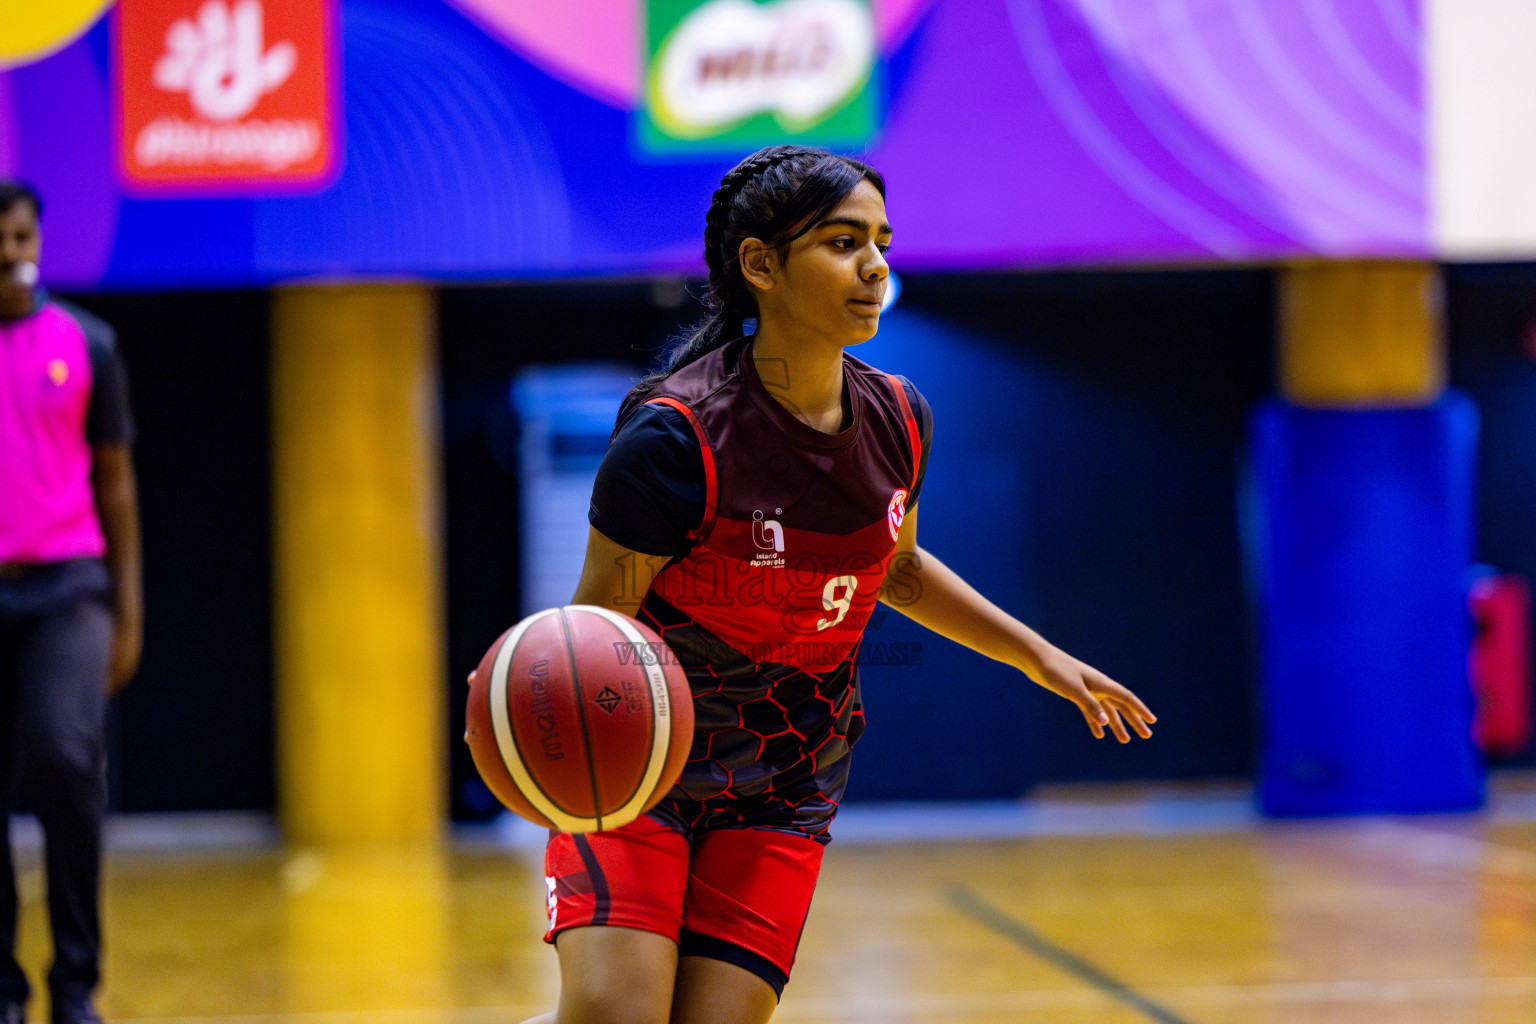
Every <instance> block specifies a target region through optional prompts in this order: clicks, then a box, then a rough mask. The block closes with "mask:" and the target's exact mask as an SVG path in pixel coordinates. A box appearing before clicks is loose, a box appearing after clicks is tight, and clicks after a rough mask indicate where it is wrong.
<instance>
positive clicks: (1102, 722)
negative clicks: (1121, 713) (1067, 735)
mask: <svg viewBox="0 0 1536 1024" xmlns="http://www.w3.org/2000/svg"><path fill="white" fill-rule="evenodd" d="M1078 707H1079V708H1081V709H1082V712H1083V717H1084V718H1086V719H1087V720H1088V728H1089V730H1090V731H1091V732H1092V733H1093V738H1094V739H1096V740H1101V739H1103V738H1104V726H1106V725H1108V724H1109V715H1108V713H1106V712H1105V710H1104V708H1103V706H1102V705H1100V704H1099V702H1098V701H1097V700H1094V698H1093V695H1092V694H1090V693H1084V694H1083V698H1082V700H1081V701H1079V702H1078Z"/></svg>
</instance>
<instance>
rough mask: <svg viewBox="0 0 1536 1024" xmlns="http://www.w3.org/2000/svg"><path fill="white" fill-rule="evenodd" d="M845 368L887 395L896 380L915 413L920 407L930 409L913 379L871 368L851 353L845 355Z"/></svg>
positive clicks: (874, 367)
mask: <svg viewBox="0 0 1536 1024" xmlns="http://www.w3.org/2000/svg"><path fill="white" fill-rule="evenodd" d="M843 367H844V369H845V370H847V372H849V373H851V374H854V375H856V376H858V377H860V378H863V379H864V380H866V381H868V382H870V383H871V384H872V385H874V386H875V387H877V388H880V389H883V390H884V392H887V393H888V392H889V391H890V382H891V381H893V380H894V381H895V382H896V383H897V384H898V385H900V386H901V389H902V391H904V392H906V396H907V402H908V403H910V404H911V406H912V409H913V411H914V412H916V411H917V410H918V407H919V406H921V407H922V408H924V409H926V408H927V407H928V401H927V399H925V398H923V393H922V392H921V391H919V390H918V389H917V385H916V384H914V383H912V381H911V379H910V378H908V377H906V376H904V375H903V374H900V373H891V372H890V371H887V370H882V369H880V368H879V367H876V366H871V365H870V364H868V363H866V362H864V360H862V359H860V358H859V357H857V356H855V355H853V354H852V353H851V352H844V353H843Z"/></svg>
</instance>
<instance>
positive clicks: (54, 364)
mask: <svg viewBox="0 0 1536 1024" xmlns="http://www.w3.org/2000/svg"><path fill="white" fill-rule="evenodd" d="M48 379H49V380H51V381H53V386H54V387H56V388H61V387H63V386H64V385H65V384H67V383H68V382H69V364H68V363H66V362H65V361H64V360H62V359H50V360H48Z"/></svg>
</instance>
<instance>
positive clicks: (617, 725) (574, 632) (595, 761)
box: [566, 605, 664, 828]
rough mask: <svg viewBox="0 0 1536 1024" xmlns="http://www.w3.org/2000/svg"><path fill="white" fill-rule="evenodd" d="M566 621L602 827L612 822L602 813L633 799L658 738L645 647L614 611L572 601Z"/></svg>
mask: <svg viewBox="0 0 1536 1024" xmlns="http://www.w3.org/2000/svg"><path fill="white" fill-rule="evenodd" d="M566 623H567V627H568V628H569V629H570V631H571V646H572V650H573V651H574V652H575V657H576V663H577V666H578V671H579V673H580V676H581V691H582V698H583V702H584V710H585V711H586V724H587V733H588V737H589V739H590V740H591V750H592V773H593V776H594V777H595V779H596V781H597V794H598V806H599V807H600V808H601V810H602V814H603V817H604V819H605V820H604V823H603V824H604V827H605V828H608V827H618V826H617V825H610V824H609V823H608V821H607V818H608V817H609V816H610V815H618V816H620V817H622V812H623V810H624V808H626V806H627V805H628V804H630V802H631V801H633V800H634V797H635V795H636V793H637V792H638V791H639V790H640V788H641V786H642V785H643V783H644V781H645V778H646V774H647V772H646V769H647V767H648V765H649V762H650V755H651V751H652V749H653V747H654V746H655V744H656V742H657V740H658V737H657V735H656V724H655V721H654V716H653V713H652V702H651V692H650V686H649V683H648V680H647V670H646V667H645V665H644V664H643V661H644V659H645V657H647V656H649V655H650V649H649V648H648V647H645V640H644V638H642V637H641V636H640V635H639V634H638V633H633V634H631V633H626V632H625V630H624V626H623V624H624V617H623V616H621V615H619V614H617V613H615V612H609V611H606V610H605V609H601V608H594V607H592V606H589V605H572V606H571V607H569V608H567V609H566ZM661 739H663V741H664V737H661ZM635 813H636V814H638V811H637V812H635ZM631 820H632V819H631ZM625 823H627V822H625Z"/></svg>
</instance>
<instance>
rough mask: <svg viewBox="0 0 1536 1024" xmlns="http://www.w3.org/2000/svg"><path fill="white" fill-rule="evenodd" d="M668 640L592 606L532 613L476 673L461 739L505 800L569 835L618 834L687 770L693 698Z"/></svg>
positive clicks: (504, 636)
mask: <svg viewBox="0 0 1536 1024" xmlns="http://www.w3.org/2000/svg"><path fill="white" fill-rule="evenodd" d="M667 653H668V652H667V648H666V645H665V644H663V643H662V641H661V638H660V637H658V636H657V635H656V634H655V633H653V632H652V631H651V630H650V629H648V628H647V627H645V626H644V625H642V624H641V623H639V622H636V621H635V620H634V619H632V618H629V617H628V616H626V615H620V614H619V613H617V612H612V611H608V610H607V609H605V608H597V607H594V606H592V605H580V604H576V605H567V606H566V607H564V608H550V609H548V610H547V611H542V612H538V613H537V614H534V615H530V616H528V617H527V618H526V619H524V620H523V621H521V622H519V623H518V624H517V625H515V626H513V627H512V628H511V629H509V630H507V631H506V632H505V633H503V634H502V635H501V636H500V637H498V638H497V640H496V642H495V643H493V644H492V645H491V648H490V650H488V651H486V652H485V657H484V658H482V659H481V661H480V667H479V668H477V669H476V670H475V674H474V675H473V676H472V677H470V689H469V708H468V711H467V713H466V715H465V732H464V740H465V742H466V743H468V744H469V749H470V753H471V754H473V755H474V759H475V767H476V768H478V769H479V770H480V777H481V778H482V779H484V780H485V784H486V785H487V786H489V787H490V790H491V792H492V793H494V794H496V797H497V799H499V800H500V801H501V802H502V803H503V804H505V805H506V806H507V807H509V808H510V809H511V810H513V811H514V812H516V813H517V814H519V815H520V816H522V817H524V818H527V819H528V820H529V821H531V822H534V823H535V824H538V825H545V826H548V827H550V828H555V829H559V830H560V831H562V832H599V831H602V830H603V829H612V828H619V827H620V826H623V825H627V824H629V823H630V822H631V821H634V820H635V819H636V818H638V817H639V816H640V815H642V814H644V813H645V812H646V811H647V810H649V809H650V808H651V807H654V806H655V805H656V803H657V802H658V801H660V800H661V798H662V797H663V796H665V795H666V793H667V790H669V789H671V788H672V786H673V784H674V783H676V782H677V778H678V776H679V775H680V774H682V770H683V762H684V761H686V760H687V759H688V748H689V745H690V744H691V743H692V742H693V699H692V696H691V694H690V693H689V690H688V680H687V678H686V676H684V674H683V670H682V668H681V667H680V666H679V665H677V664H676V663H675V662H674V661H673V660H672V659H671V658H669V657H667Z"/></svg>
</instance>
